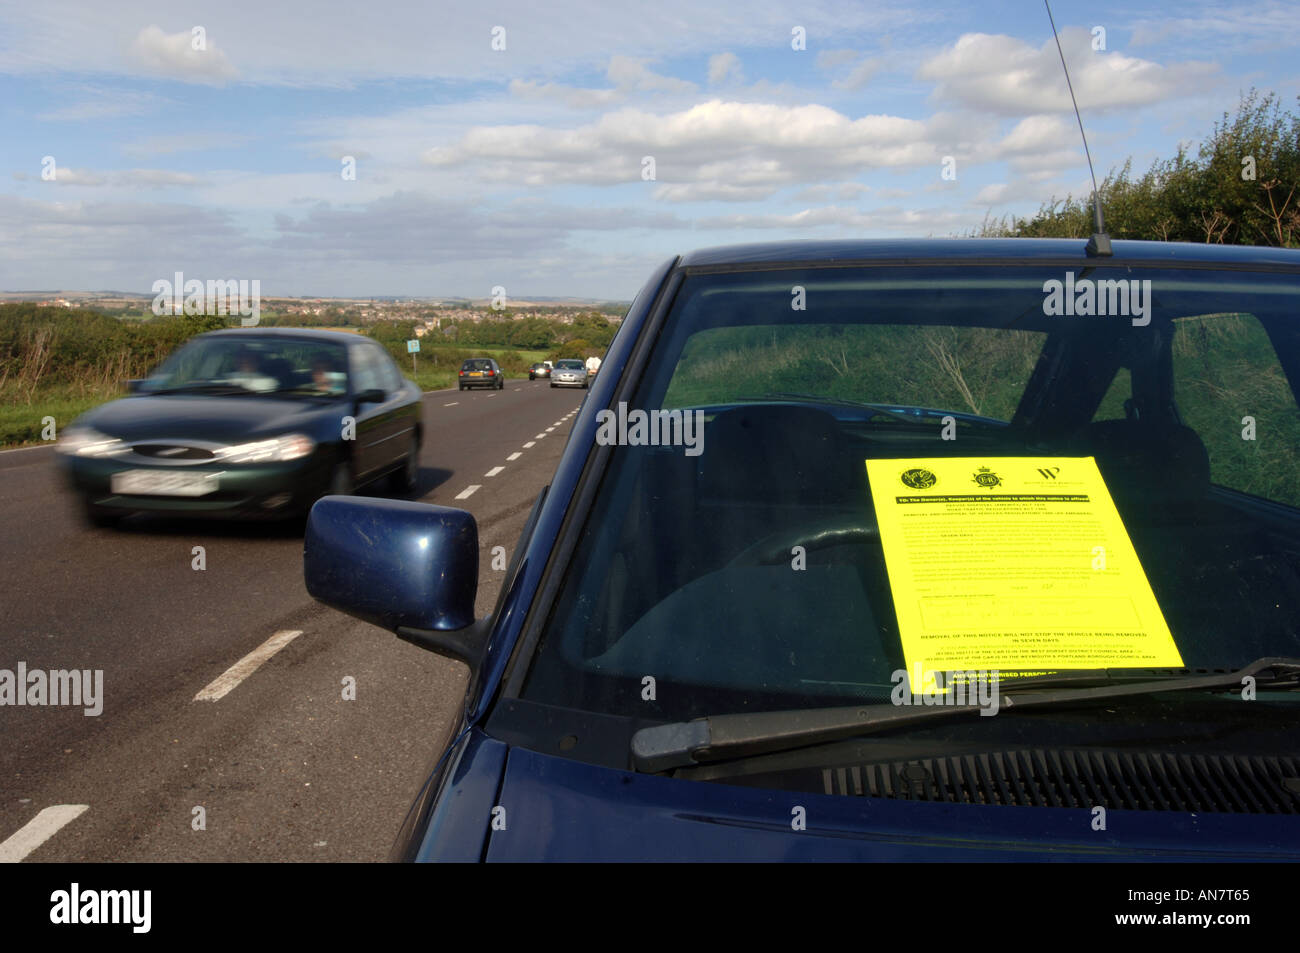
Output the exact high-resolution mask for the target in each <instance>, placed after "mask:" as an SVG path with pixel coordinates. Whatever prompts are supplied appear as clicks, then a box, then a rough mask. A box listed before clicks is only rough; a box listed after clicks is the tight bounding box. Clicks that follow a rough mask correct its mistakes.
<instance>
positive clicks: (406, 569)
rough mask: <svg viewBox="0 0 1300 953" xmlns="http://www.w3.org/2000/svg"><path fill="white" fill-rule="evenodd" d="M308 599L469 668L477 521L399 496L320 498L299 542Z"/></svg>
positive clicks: (475, 642)
mask: <svg viewBox="0 0 1300 953" xmlns="http://www.w3.org/2000/svg"><path fill="white" fill-rule="evenodd" d="M303 577H304V579H305V581H306V583H307V592H308V593H309V594H310V595H311V597H312V598H314V599H316V600H318V601H320V602H323V603H325V605H327V606H330V607H331V608H334V609H338V610H339V611H341V612H346V613H347V614H348V615H351V616H355V617H356V618H358V619H361V620H362V621H364V622H369V623H371V624H372V625H377V626H380V627H381V628H384V629H388V630H389V631H390V632H394V633H396V634H397V636H398V637H399V638H401V639H405V640H406V641H408V642H411V643H413V644H415V645H418V646H420V647H421V648H425V649H429V650H430V651H432V652H437V653H438V654H439V655H447V656H450V657H452V658H455V659H458V660H460V661H462V662H465V663H467V664H468V665H469V666H470V667H471V669H473V668H474V667H475V666H476V665H477V663H478V661H479V658H480V656H481V655H482V651H483V647H484V645H485V644H486V633H485V632H484V631H482V629H481V627H480V626H478V625H476V624H475V620H474V598H475V596H476V595H477V593H478V524H477V523H475V521H474V517H473V515H471V514H470V513H467V512H465V511H464V510H456V509H451V508H450V507H446V506H434V505H432V504H429V503H414V502H411V501H408V500H383V499H362V498H358V497H353V496H327V497H324V498H323V499H320V500H318V501H317V502H316V505H315V506H313V507H312V509H311V514H310V516H309V517H308V519H307V533H306V537H305V539H304V541H303Z"/></svg>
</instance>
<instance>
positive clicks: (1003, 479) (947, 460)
mask: <svg viewBox="0 0 1300 953" xmlns="http://www.w3.org/2000/svg"><path fill="white" fill-rule="evenodd" d="M866 464H867V479H868V480H869V481H870V484H871V494H872V498H873V500H874V503H875V509H876V518H877V520H878V521H879V523H880V539H881V543H882V544H883V546H884V550H885V565H886V568H887V569H888V571H889V584H890V588H891V589H892V590H893V594H894V606H895V608H896V610H897V613H898V625H899V630H900V636H901V638H902V642H903V655H904V658H905V659H906V662H907V668H908V671H909V672H914V671H917V670H918V668H919V670H920V671H921V672H922V673H923V676H922V682H923V684H924V685H933V683H934V677H933V673H934V672H957V671H998V672H1000V673H1002V674H1003V675H1009V674H1012V673H1017V674H1022V673H1028V672H1031V671H1059V670H1062V669H1093V668H1145V667H1164V666H1173V667H1178V668H1181V667H1182V665H1183V660H1182V657H1181V656H1180V655H1179V654H1178V647H1177V646H1176V645H1175V644H1174V639H1173V636H1172V635H1171V634H1170V632H1169V626H1168V625H1167V624H1166V622H1165V619H1164V616H1163V615H1162V614H1161V612H1160V606H1159V605H1158V604H1157V603H1156V598H1155V595H1154V594H1153V593H1152V592H1151V585H1150V584H1149V583H1148V582H1147V578H1146V574H1145V573H1144V572H1143V571H1142V566H1141V564H1139V563H1138V559H1137V553H1135V552H1134V551H1133V544H1132V543H1131V542H1130V541H1129V538H1128V533H1127V532H1126V531H1125V530H1124V524H1123V522H1122V521H1121V520H1120V518H1119V513H1118V512H1117V511H1116V510H1115V503H1114V501H1113V500H1111V497H1110V493H1109V492H1108V491H1107V490H1106V484H1105V483H1104V482H1103V481H1102V478H1101V473H1100V471H1098V469H1097V463H1096V461H1095V460H1094V459H1093V458H1092V457H944V458H938V459H915V460H913V459H909V460H868V461H866ZM913 690H915V688H914V689H913Z"/></svg>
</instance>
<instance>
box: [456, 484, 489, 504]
mask: <svg viewBox="0 0 1300 953" xmlns="http://www.w3.org/2000/svg"><path fill="white" fill-rule="evenodd" d="M481 489H483V486H482V484H480V483H471V484H470V485H469V486H467V487H465V489H463V490H461V491H460V492H459V493H457V494H456V499H458V500H468V499H469V498H470V497H471V496H473V495H474V491H475V490H481Z"/></svg>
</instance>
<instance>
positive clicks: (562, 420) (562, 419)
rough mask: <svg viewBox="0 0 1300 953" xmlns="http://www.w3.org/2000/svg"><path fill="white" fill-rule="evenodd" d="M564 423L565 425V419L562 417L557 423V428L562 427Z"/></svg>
mask: <svg viewBox="0 0 1300 953" xmlns="http://www.w3.org/2000/svg"><path fill="white" fill-rule="evenodd" d="M562 423H564V418H563V417H561V418H560V419H559V420H557V421H556V422H555V426H557V427H558V426H560V425H561V424H562Z"/></svg>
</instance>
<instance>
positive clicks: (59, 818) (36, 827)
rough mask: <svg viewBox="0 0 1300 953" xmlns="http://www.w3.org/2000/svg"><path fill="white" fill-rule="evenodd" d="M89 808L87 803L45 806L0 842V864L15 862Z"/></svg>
mask: <svg viewBox="0 0 1300 953" xmlns="http://www.w3.org/2000/svg"><path fill="white" fill-rule="evenodd" d="M88 810H90V805H89V804H56V805H54V806H53V807H47V808H46V809H45V810H43V811H41V813H39V814H37V815H36V816H35V817H33V818H32V819H31V820H30V821H28V822H27V823H26V824H24V825H23V826H22V827H20V828H19V829H18V830H17V832H16V833H14V834H13V835H12V836H11V837H9V838H8V839H7V840H5V841H4V843H0V864H16V863H18V862H19V861H20V860H22V859H23V858H24V857H26V856H27V855H28V854H30V853H31V852H32V851H34V850H35V849H36V848H38V847H40V846H41V845H42V844H44V843H45V842H46V841H47V840H49V839H50V838H51V837H53V836H54V835H55V834H57V833H58V832H59V829H60V828H61V827H63V826H64V825H65V824H70V823H71V822H72V821H75V820H76V819H77V818H79V817H80V816H81V815H82V814H85V813H86V812H87V811H88Z"/></svg>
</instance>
